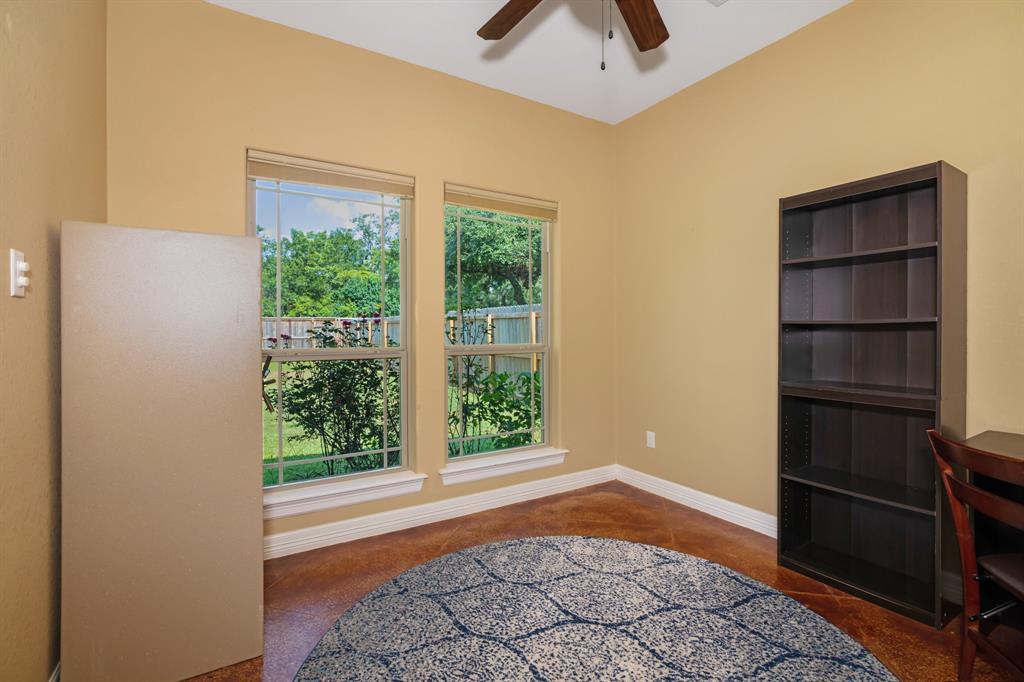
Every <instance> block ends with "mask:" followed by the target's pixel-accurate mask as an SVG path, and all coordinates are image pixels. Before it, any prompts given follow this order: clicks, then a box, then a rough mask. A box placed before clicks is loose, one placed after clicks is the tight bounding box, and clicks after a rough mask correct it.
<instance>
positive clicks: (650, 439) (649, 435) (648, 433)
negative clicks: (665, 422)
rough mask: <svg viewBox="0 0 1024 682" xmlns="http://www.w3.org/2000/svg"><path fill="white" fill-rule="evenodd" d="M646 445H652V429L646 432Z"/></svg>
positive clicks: (651, 446) (650, 446)
mask: <svg viewBox="0 0 1024 682" xmlns="http://www.w3.org/2000/svg"><path fill="white" fill-rule="evenodd" d="M647 447H649V448H653V447H654V431H648V432H647Z"/></svg>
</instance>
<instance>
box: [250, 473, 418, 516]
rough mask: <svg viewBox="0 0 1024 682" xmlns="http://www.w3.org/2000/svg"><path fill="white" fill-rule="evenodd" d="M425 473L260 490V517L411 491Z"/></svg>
mask: <svg viewBox="0 0 1024 682" xmlns="http://www.w3.org/2000/svg"><path fill="white" fill-rule="evenodd" d="M426 477H427V475H426V474H418V473H416V472H415V471H396V472H394V473H387V474H377V475H371V476H360V477H359V478H353V479H348V480H341V481H325V482H323V483H315V484H312V485H304V486H301V487H297V488H288V489H285V490H271V491H269V492H265V493H263V518H264V519H280V518H283V517H285V516H295V515H297V514H308V513H309V512H315V511H320V510H322V509H333V508H335V507H346V506H348V505H351V504H359V503H361V502H370V501H372V500H382V499H384V498H386V497H395V496H396V495H411V494H412V493H418V492H419V491H420V490H421V489H422V488H423V480H424V479H425V478H426Z"/></svg>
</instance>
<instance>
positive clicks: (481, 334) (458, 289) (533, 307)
mask: <svg viewBox="0 0 1024 682" xmlns="http://www.w3.org/2000/svg"><path fill="white" fill-rule="evenodd" d="M544 226H545V223H543V222H541V221H539V220H534V219H530V218H523V217H520V216H514V215H508V214H502V213H494V212H491V211H482V210H477V209H469V208H464V207H459V206H449V207H448V208H447V210H446V213H445V304H446V310H447V314H446V319H445V337H446V341H447V342H448V343H449V344H452V343H454V344H466V345H473V344H503V343H515V344H520V343H539V342H541V339H540V337H539V334H538V332H539V331H540V327H539V325H540V318H541V317H542V315H541V311H542V305H543V302H542V299H541V292H540V290H539V289H540V287H541V286H542V284H543V277H542V272H541V269H542V265H543V257H542V254H543V250H542V246H543V232H544ZM535 289H536V291H535Z"/></svg>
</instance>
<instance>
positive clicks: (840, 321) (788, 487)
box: [778, 161, 967, 627]
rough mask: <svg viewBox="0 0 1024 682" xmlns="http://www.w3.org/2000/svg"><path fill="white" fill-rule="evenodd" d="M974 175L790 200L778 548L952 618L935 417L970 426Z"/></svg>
mask: <svg viewBox="0 0 1024 682" xmlns="http://www.w3.org/2000/svg"><path fill="white" fill-rule="evenodd" d="M966 195H967V178H966V176H965V175H964V174H963V173H962V172H960V171H959V170H957V169H956V168H954V167H953V166H951V165H949V164H947V163H945V162H942V161H940V162H936V163H933V164H928V165H926V166H919V167H917V168H911V169H908V170H905V171H899V172H897V173H890V174H887V175H882V176H878V177H875V178H868V179H866V180H861V181H857V182H851V183H847V184H845V185H839V186H836V187H830V188H827V189H823V190H818V191H815V192H808V193H806V194H801V195H798V196H794V197H788V198H785V199H782V200H781V201H780V244H779V251H780V253H779V261H780V267H779V292H780V295H779V320H780V323H779V476H778V480H779V483H778V485H779V563H780V564H781V565H783V566H786V567H788V568H791V569H793V570H796V571H799V572H801V573H804V574H806V575H809V576H811V577H814V578H817V579H819V580H822V581H824V582H826V583H829V584H831V585H834V586H836V587H838V588H840V589H843V590H846V591H848V592H850V593H852V594H856V595H857V596H860V597H863V598H865V599H868V600H870V601H873V602H875V603H878V604H881V605H882V606H885V607H887V608H890V609H892V610H894V611H897V612H899V613H902V614H904V615H907V616H910V617H912V618H916V619H918V620H921V621H924V622H927V623H930V624H932V625H934V626H935V627H941V626H942V625H943V624H945V623H946V622H948V620H949V619H950V618H952V616H953V615H955V614H956V612H957V609H958V603H959V600H960V595H959V568H958V563H957V555H956V539H955V536H954V535H953V534H952V524H951V523H950V521H949V519H948V518H947V517H948V506H947V505H946V503H945V500H944V498H943V497H942V490H941V489H940V487H939V485H938V479H937V475H936V471H935V464H934V461H933V458H932V455H931V451H930V449H929V445H928V440H927V436H926V435H925V431H926V429H928V428H939V429H940V430H941V431H942V432H943V433H944V434H947V435H951V436H952V437H963V436H964V435H965V434H964V412H965V406H964V399H965V387H966V369H965V368H966V358H965V355H966V354H965V348H966V310H965V306H966V269H967V266H966V220H967V211H966V206H967V204H966V201H967V196H966Z"/></svg>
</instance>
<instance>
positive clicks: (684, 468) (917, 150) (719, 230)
mask: <svg viewBox="0 0 1024 682" xmlns="http://www.w3.org/2000/svg"><path fill="white" fill-rule="evenodd" d="M1022 74H1024V3H1020V2H981V1H971V2H867V1H860V2H855V3H853V4H852V5H849V6H847V7H845V8H843V9H841V10H839V11H837V12H835V13H833V14H831V15H828V16H826V17H825V18H823V19H821V20H820V21H818V22H815V23H813V24H811V25H810V26H808V27H806V28H804V29H803V30H801V31H799V32H797V33H795V34H793V35H791V36H789V37H788V38H786V39H784V40H782V41H780V42H778V43H776V44H774V45H771V46H769V47H767V48H766V49H764V50H761V51H760V52H758V53H756V54H754V55H752V56H750V57H748V58H747V59H745V60H743V61H741V62H739V63H737V64H735V65H733V66H731V67H729V68H727V69H725V70H723V71H721V72H719V73H717V74H715V75H713V76H711V77H710V78H707V79H706V80H704V81H702V82H700V83H697V84H696V85H694V86H692V87H690V88H688V89H686V90H684V91H682V92H680V93H678V94H676V95H674V96H673V97H671V98H669V99H668V100H666V101H664V102H662V103H660V104H658V105H657V106H655V107H653V108H651V109H648V110H647V111H645V112H643V113H641V114H639V115H637V116H635V117H633V118H631V119H630V120H628V121H626V122H624V123H622V124H621V125H620V126H618V127H617V128H616V142H617V148H618V160H617V164H616V171H617V176H616V178H617V182H618V186H619V192H620V195H619V198H620V201H619V204H618V215H619V218H620V220H619V224H618V226H617V230H616V244H617V247H618V250H617V259H616V263H615V271H616V273H617V276H618V280H617V281H618V285H617V287H616V292H615V303H616V306H615V307H616V309H618V310H620V311H624V310H628V311H629V312H630V315H631V319H634V320H652V319H657V320H659V322H658V323H657V324H656V325H655V326H654V329H655V330H656V331H654V332H652V333H636V332H635V329H636V328H640V325H639V323H635V324H631V325H625V326H623V325H619V326H618V328H619V329H620V330H622V331H623V334H622V335H620V337H619V338H618V344H617V352H616V363H617V371H616V383H615V391H614V396H615V414H616V418H617V421H616V428H615V431H616V453H617V456H618V459H619V462H621V463H624V464H627V465H629V466H632V467H636V468H638V469H641V470H643V471H645V472H648V473H651V474H654V475H656V476H661V477H664V478H667V479H670V480H673V481H677V482H679V483H683V484H685V485H688V486H691V487H694V488H697V489H699V490H702V491H704V492H708V493H711V494H713V495H718V496H721V497H724V498H727V499H729V500H734V501H736V502H740V503H742V504H745V505H749V506H751V507H755V508H757V509H760V510H763V511H766V512H771V513H774V512H775V498H776V486H775V484H774V476H775V471H776V414H777V407H776V378H777V370H776V363H777V355H776V353H777V347H778V346H777V327H776V325H777V321H778V313H777V295H778V279H777V278H778V199H779V198H780V197H784V196H788V195H791V194H796V193H799V192H804V191H808V190H813V189H818V188H821V187H826V186H829V185H832V184H837V183H841V182H846V181H849V180H856V179H858V178H863V177H868V176H871V175H876V174H879V173H883V172H888V171H893V170H898V169H901V168H906V167H910V166H915V165H918V164H923V163H928V162H931V161H935V160H938V159H944V160H946V161H948V162H950V163H952V164H953V165H955V166H957V167H958V168H960V169H961V170H963V171H964V172H966V173H967V175H968V176H969V179H968V185H969V199H968V205H969V214H968V232H969V245H968V268H969V282H968V387H967V390H968V432H969V433H974V432H977V431H982V430H985V429H1002V430H1009V431H1018V432H1020V431H1024V265H1022V264H1024V76H1022ZM648 429H650V430H654V431H656V432H657V434H658V440H657V443H658V447H657V449H656V450H648V449H646V448H645V447H644V431H645V430H648Z"/></svg>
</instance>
